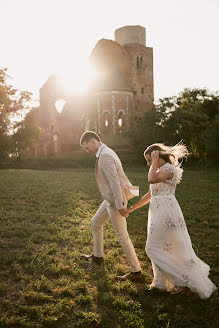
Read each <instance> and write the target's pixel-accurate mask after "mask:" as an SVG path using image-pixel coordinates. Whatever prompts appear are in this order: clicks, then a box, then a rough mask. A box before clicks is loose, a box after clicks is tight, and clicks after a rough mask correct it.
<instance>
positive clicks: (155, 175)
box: [148, 150, 173, 184]
mask: <svg viewBox="0 0 219 328" xmlns="http://www.w3.org/2000/svg"><path fill="white" fill-rule="evenodd" d="M151 160H152V164H151V166H150V169H149V171H148V183H150V184H154V183H158V182H162V181H165V180H171V179H172V178H173V171H172V170H163V171H158V172H157V162H158V160H159V152H158V151H157V150H155V151H153V152H152V153H151Z"/></svg>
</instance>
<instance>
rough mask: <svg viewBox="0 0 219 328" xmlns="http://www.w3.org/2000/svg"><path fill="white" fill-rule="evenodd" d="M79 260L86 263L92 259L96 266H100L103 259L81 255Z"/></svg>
mask: <svg viewBox="0 0 219 328" xmlns="http://www.w3.org/2000/svg"><path fill="white" fill-rule="evenodd" d="M80 257H81V259H83V260H85V261H88V260H89V259H92V261H93V262H94V263H96V264H99V265H100V264H102V263H103V261H104V260H103V257H97V256H94V255H85V254H82V255H81V256H80Z"/></svg>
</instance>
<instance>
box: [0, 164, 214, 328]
mask: <svg viewBox="0 0 219 328" xmlns="http://www.w3.org/2000/svg"><path fill="white" fill-rule="evenodd" d="M126 172H127V175H128V176H129V178H130V180H131V181H132V183H133V184H135V185H139V186H140V190H141V195H143V194H144V192H146V191H147V188H148V186H147V170H146V169H143V168H140V169H137V168H136V169H132V170H127V171H126ZM218 178H219V174H218V173H216V172H215V171H212V172H209V171H192V170H188V169H187V170H186V172H185V173H184V179H183V182H182V183H181V184H180V185H179V186H178V187H177V198H178V201H179V203H180V205H181V207H182V210H183V212H184V216H185V219H186V222H187V226H188V229H189V232H190V236H191V239H192V242H193V245H194V249H195V251H196V253H197V255H198V256H199V257H200V258H201V259H203V260H204V261H205V262H206V263H208V264H209V265H210V266H211V273H210V278H211V279H212V280H213V281H214V283H215V284H216V285H217V286H218V276H217V272H216V242H217V222H218V214H217V212H216V211H217V208H218V207H217V206H216V205H217V198H218V189H219V188H218V184H217V183H216V181H218V180H219V179H218ZM100 203H101V197H100V195H99V192H98V189H97V186H96V182H95V177H94V170H93V169H74V170H57V171H33V170H0V327H14V328H16V327H58V328H62V327H63V328H67V327H85V328H89V327H105V328H108V327H113V328H119V327H120V328H128V327H133V328H140V327H155V328H156V327H158V328H161V327H166V328H182V327H186V328H190V327H191V328H196V327H197V328H198V327H209V328H212V327H216V320H217V319H218V318H216V305H217V302H216V301H217V295H218V292H215V293H214V294H213V295H212V297H211V298H210V299H208V300H201V299H200V298H199V297H198V296H197V295H196V294H194V293H192V292H190V291H189V290H188V289H186V288H185V289H183V291H182V292H181V293H180V294H176V295H169V294H168V293H161V292H158V291H148V290H147V286H148V285H149V284H150V282H151V280H152V270H151V265H150V260H149V259H148V257H147V256H146V254H145V251H144V247H145V241H146V226H147V211H148V206H145V207H144V208H142V209H140V210H138V211H136V212H134V213H133V214H132V215H130V217H129V218H128V228H129V232H130V237H131V239H132V241H133V243H134V245H135V247H136V251H137V254H138V257H139V259H140V262H141V264H142V267H143V273H144V276H145V283H144V284H134V283H131V282H125V283H124V282H117V281H116V280H115V277H116V275H117V274H122V273H127V272H128V271H129V266H128V264H127V261H126V258H125V256H124V254H123V251H122V249H121V247H120V245H119V244H118V242H117V240H116V238H115V235H114V232H113V231H112V227H111V224H110V223H109V224H107V225H106V226H105V251H106V257H105V265H104V266H100V267H99V266H96V265H95V264H93V265H88V264H87V263H83V262H82V261H81V260H80V257H79V255H80V254H81V253H91V251H92V235H91V228H90V219H91V218H92V215H93V214H94V213H95V211H96V210H97V208H98V205H99V204H100Z"/></svg>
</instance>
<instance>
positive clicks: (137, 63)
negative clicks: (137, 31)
mask: <svg viewBox="0 0 219 328" xmlns="http://www.w3.org/2000/svg"><path fill="white" fill-rule="evenodd" d="M136 66H137V68H139V58H138V56H137V58H136Z"/></svg>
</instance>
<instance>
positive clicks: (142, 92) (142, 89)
mask: <svg viewBox="0 0 219 328" xmlns="http://www.w3.org/2000/svg"><path fill="white" fill-rule="evenodd" d="M141 94H142V95H143V94H144V88H143V87H142V88H141Z"/></svg>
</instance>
